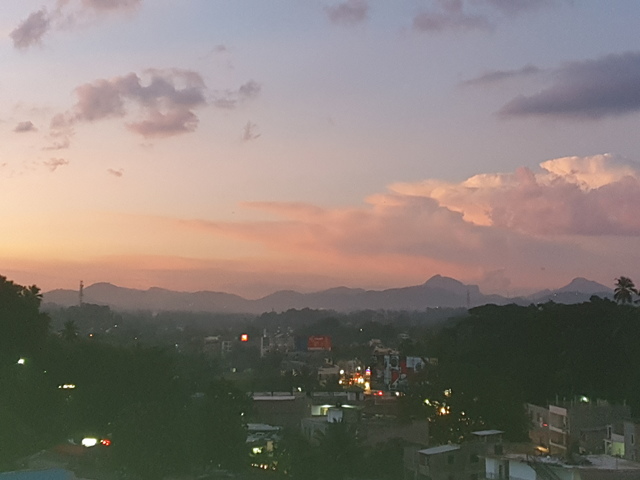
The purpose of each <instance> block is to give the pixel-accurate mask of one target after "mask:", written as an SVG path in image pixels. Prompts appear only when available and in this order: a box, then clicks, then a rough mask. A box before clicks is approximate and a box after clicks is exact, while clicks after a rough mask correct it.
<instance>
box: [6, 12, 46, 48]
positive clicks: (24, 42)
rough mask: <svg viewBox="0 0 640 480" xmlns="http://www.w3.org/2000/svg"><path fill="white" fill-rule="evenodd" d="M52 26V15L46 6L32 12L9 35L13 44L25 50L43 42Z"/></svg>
mask: <svg viewBox="0 0 640 480" xmlns="http://www.w3.org/2000/svg"><path fill="white" fill-rule="evenodd" d="M50 27H51V17H50V16H49V13H48V12H47V10H46V9H45V8H43V9H41V10H38V11H37V12H33V13H31V14H30V15H29V16H28V17H27V18H26V19H25V20H23V21H22V22H21V23H20V25H18V26H17V27H16V28H15V29H14V30H12V31H11V33H10V34H9V37H11V40H12V41H13V46H14V47H15V48H17V49H20V50H24V49H27V48H29V47H32V46H33V45H37V44H39V43H41V41H42V37H43V36H44V34H45V33H47V31H49V28H50Z"/></svg>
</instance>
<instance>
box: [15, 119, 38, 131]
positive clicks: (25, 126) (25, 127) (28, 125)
mask: <svg viewBox="0 0 640 480" xmlns="http://www.w3.org/2000/svg"><path fill="white" fill-rule="evenodd" d="M13 131H14V132H16V133H26V132H37V131H38V129H37V128H36V126H35V125H34V124H33V122H32V121H31V120H27V121H25V122H19V123H18V124H17V125H16V126H15V128H14V129H13Z"/></svg>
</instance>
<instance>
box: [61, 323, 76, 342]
mask: <svg viewBox="0 0 640 480" xmlns="http://www.w3.org/2000/svg"><path fill="white" fill-rule="evenodd" d="M60 335H61V336H62V338H63V339H64V340H66V341H67V342H72V341H74V340H77V339H78V327H77V326H76V322H75V320H67V321H66V322H64V328H63V329H62V330H61V331H60Z"/></svg>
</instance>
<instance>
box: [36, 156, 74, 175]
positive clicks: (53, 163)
mask: <svg viewBox="0 0 640 480" xmlns="http://www.w3.org/2000/svg"><path fill="white" fill-rule="evenodd" d="M42 163H43V164H44V165H45V166H46V167H47V168H48V169H49V170H50V171H52V172H55V171H56V170H57V168H58V167H63V166H65V165H69V160H65V159H64V158H51V159H49V160H45V161H44V162H42Z"/></svg>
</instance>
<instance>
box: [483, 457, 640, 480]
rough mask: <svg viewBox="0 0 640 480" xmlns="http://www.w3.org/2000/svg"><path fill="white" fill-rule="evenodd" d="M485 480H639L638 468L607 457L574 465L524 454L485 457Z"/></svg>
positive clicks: (585, 458)
mask: <svg viewBox="0 0 640 480" xmlns="http://www.w3.org/2000/svg"><path fill="white" fill-rule="evenodd" d="M484 476H485V478H486V479H494V480H640V464H639V463H636V462H630V461H628V460H624V459H619V458H616V457H612V456H609V455H586V456H584V457H580V458H579V460H578V461H577V462H574V463H571V464H570V463H567V462H566V461H564V460H563V459H561V458H557V457H548V456H534V455H524V454H503V455H487V456H486V458H485V473H484Z"/></svg>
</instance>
